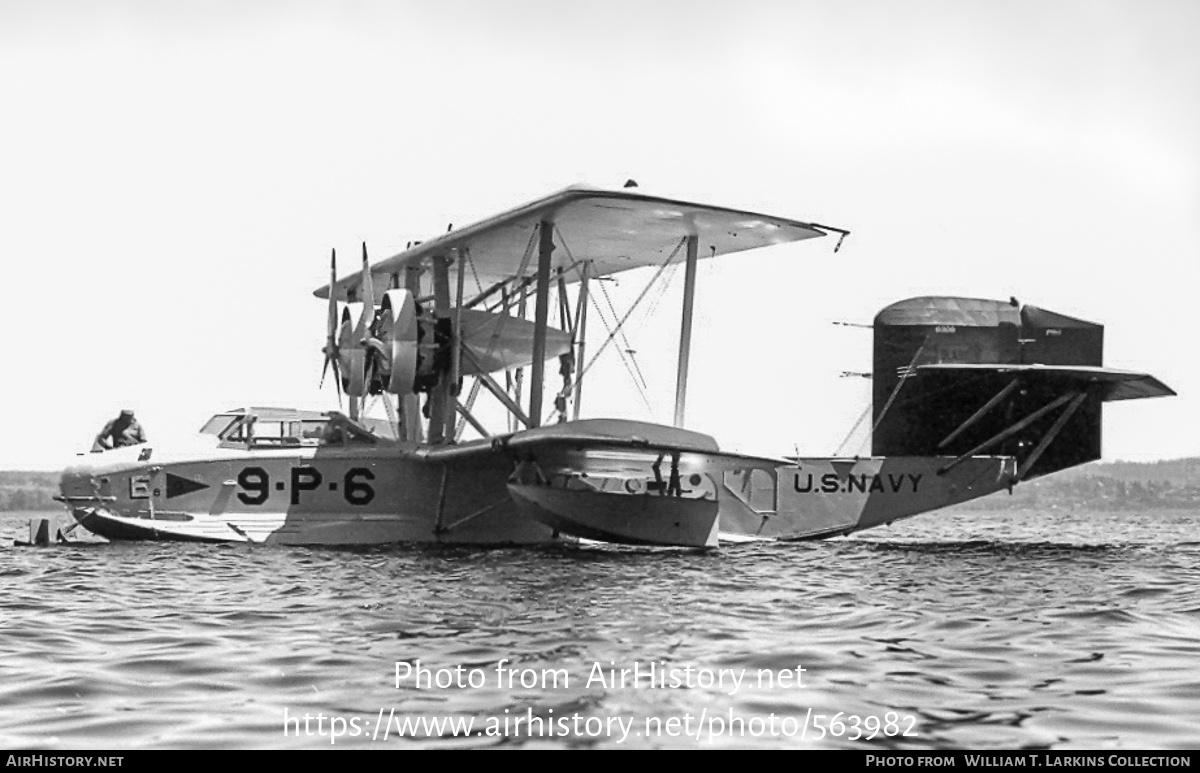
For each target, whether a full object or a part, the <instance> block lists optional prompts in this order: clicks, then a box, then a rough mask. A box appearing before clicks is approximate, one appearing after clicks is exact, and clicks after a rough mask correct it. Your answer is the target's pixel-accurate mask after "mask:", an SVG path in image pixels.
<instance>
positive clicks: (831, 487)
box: [793, 469, 925, 494]
mask: <svg viewBox="0 0 1200 773" xmlns="http://www.w3.org/2000/svg"><path fill="white" fill-rule="evenodd" d="M923 477H925V476H924V475H920V474H917V475H914V474H912V473H901V474H891V473H889V474H886V475H884V474H882V473H877V474H875V475H866V474H864V475H847V476H846V477H845V478H843V477H841V476H839V475H838V474H837V473H836V472H827V473H825V474H824V475H822V476H820V477H819V478H818V477H817V476H815V475H813V474H812V473H811V472H807V473H804V474H803V475H801V473H800V470H799V469H797V470H796V478H795V483H794V484H793V485H794V487H795V489H796V492H797V493H800V494H842V493H845V494H849V493H850V492H852V491H861V492H863V493H867V494H871V493H875V492H878V493H881V494H886V493H891V494H901V493H905V494H907V493H912V494H915V493H917V489H919V488H920V487H921V478H923Z"/></svg>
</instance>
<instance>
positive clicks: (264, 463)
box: [60, 446, 556, 546]
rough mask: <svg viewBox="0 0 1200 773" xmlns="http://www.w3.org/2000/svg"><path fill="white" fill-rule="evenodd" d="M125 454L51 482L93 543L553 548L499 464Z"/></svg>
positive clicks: (396, 452)
mask: <svg viewBox="0 0 1200 773" xmlns="http://www.w3.org/2000/svg"><path fill="white" fill-rule="evenodd" d="M131 450H133V449H121V450H119V451H114V452H109V453H106V454H98V455H94V456H93V458H87V457H85V458H84V459H83V461H82V463H81V464H77V465H74V466H72V467H69V468H67V469H66V470H65V471H64V473H63V476H62V480H61V484H60V488H61V490H62V497H61V498H62V499H64V500H65V501H66V502H67V504H68V507H69V508H70V510H71V512H72V514H73V515H74V517H75V518H76V520H78V521H79V522H80V524H81V525H83V526H84V527H85V528H87V529H88V530H89V531H92V532H94V533H96V534H98V535H100V536H102V537H106V538H109V539H118V540H138V539H145V540H190V541H219V542H251V543H266V544H282V545H331V546H336V545H382V544H390V543H400V542H413V543H421V542H433V543H447V544H472V545H535V544H543V543H550V542H553V541H554V540H555V539H556V538H555V535H554V531H553V530H552V529H550V528H547V527H546V526H543V525H542V524H539V523H537V522H535V521H531V520H529V519H528V518H525V517H523V516H521V515H520V514H519V513H518V512H517V509H516V507H515V506H514V504H513V502H512V500H511V498H510V497H509V495H508V492H507V490H506V488H505V483H506V480H507V478H508V476H509V475H510V473H511V471H512V463H511V462H510V461H508V460H507V459H504V458H499V457H497V458H494V459H491V460H486V459H485V460H479V461H478V462H472V463H467V464H458V465H454V466H448V465H438V464H431V463H429V462H426V461H422V460H420V459H418V458H414V457H413V456H412V455H411V453H409V452H408V450H407V449H405V448H403V447H392V446H386V447H370V448H367V449H353V448H346V449H337V450H327V449H311V448H309V449H299V448H297V449H294V450H287V451H285V450H271V451H252V452H245V451H241V452H239V451H224V452H222V451H223V450H220V449H219V450H218V451H217V452H214V453H213V454H212V455H210V457H209V458H199V459H171V458H167V457H165V456H164V457H161V458H160V457H157V456H152V457H151V458H150V459H148V460H140V461H139V460H138V459H137V458H136V455H134V454H130V453H127V452H128V451H131ZM122 457H123V458H122Z"/></svg>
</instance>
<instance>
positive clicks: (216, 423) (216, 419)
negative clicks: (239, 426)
mask: <svg viewBox="0 0 1200 773" xmlns="http://www.w3.org/2000/svg"><path fill="white" fill-rule="evenodd" d="M239 418H240V417H238V416H231V415H229V414H223V413H219V414H217V415H216V416H213V417H212V418H211V419H209V420H208V421H207V422H205V423H204V426H203V427H201V428H200V433H201V434H203V435H216V436H218V437H220V436H221V435H224V434H225V433H226V432H227V431H228V430H229V427H230V425H232V424H233V423H234V422H235V421H237V420H238V419H239Z"/></svg>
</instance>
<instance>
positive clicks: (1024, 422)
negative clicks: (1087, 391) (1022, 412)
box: [937, 390, 1084, 475]
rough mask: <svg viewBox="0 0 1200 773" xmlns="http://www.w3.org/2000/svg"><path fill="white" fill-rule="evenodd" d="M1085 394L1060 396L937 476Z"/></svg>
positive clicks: (1069, 393) (967, 453) (951, 464)
mask: <svg viewBox="0 0 1200 773" xmlns="http://www.w3.org/2000/svg"><path fill="white" fill-rule="evenodd" d="M1083 394H1084V393H1083V392H1080V391H1078V390H1076V391H1074V392H1067V393H1066V394H1065V395H1060V396H1059V397H1058V398H1057V399H1055V400H1052V401H1051V402H1049V403H1047V404H1046V405H1043V406H1042V407H1041V408H1038V409H1037V410H1036V411H1034V412H1033V413H1031V414H1029V415H1028V416H1026V417H1025V418H1023V419H1021V420H1020V421H1018V422H1017V423H1016V424H1013V425H1012V426H1011V427H1009V428H1008V429H1006V430H1004V431H1003V432H1000V433H999V434H997V435H993V436H992V437H990V438H988V439H987V440H985V441H983V442H982V443H980V444H979V445H977V446H975V447H974V448H972V449H971V450H970V451H967V452H966V453H965V454H963V455H962V456H959V457H958V458H957V459H955V460H954V461H952V462H950V463H949V464H947V465H946V466H945V467H942V468H941V469H939V470H938V471H937V474H938V475H945V474H946V473H948V472H950V470H952V469H954V468H955V467H957V466H958V465H959V464H961V463H962V462H963V461H965V460H967V459H969V458H971V457H972V456H975V455H977V454H981V453H983V452H984V451H986V450H987V449H989V448H991V447H992V446H994V445H996V444H997V443H1000V442H1001V441H1003V440H1006V439H1007V438H1009V437H1012V436H1013V435H1015V434H1017V433H1018V432H1020V431H1021V430H1023V429H1025V428H1026V427H1028V426H1029V425H1030V424H1032V423H1034V422H1035V421H1037V420H1038V419H1040V418H1042V417H1043V416H1045V415H1046V414H1047V413H1049V412H1050V411H1053V410H1054V409H1055V408H1057V407H1058V406H1060V405H1062V404H1063V403H1065V402H1067V401H1068V400H1071V399H1074V398H1077V397H1079V396H1081V395H1083ZM1068 412H1069V413H1074V412H1075V409H1074V408H1071V409H1070V410H1069V411H1068ZM1060 418H1061V417H1060ZM1068 418H1069V417H1068ZM1064 423H1065V422H1064ZM1059 429H1062V428H1061V427H1059ZM1055 434H1058V433H1057V432H1056V433H1055ZM1051 439H1052V440H1053V436H1051ZM1043 440H1045V438H1043ZM1047 445H1048V443H1047ZM1044 450H1046V449H1045V448H1042V449H1040V451H1044ZM1040 451H1039V453H1038V456H1041V452H1040ZM1027 467H1028V465H1027ZM1026 472H1028V469H1026Z"/></svg>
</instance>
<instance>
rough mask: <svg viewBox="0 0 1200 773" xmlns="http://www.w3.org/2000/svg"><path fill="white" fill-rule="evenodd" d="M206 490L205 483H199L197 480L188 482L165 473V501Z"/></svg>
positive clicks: (185, 479)
mask: <svg viewBox="0 0 1200 773" xmlns="http://www.w3.org/2000/svg"><path fill="white" fill-rule="evenodd" d="M206 488H208V484H207V483H201V482H200V481H198V480H189V479H188V478H183V477H180V476H178V475H173V474H171V473H169V472H168V473H167V499H171V498H173V497H181V496H183V495H184V494H190V493H192V492H193V491H200V490H201V489H206Z"/></svg>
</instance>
